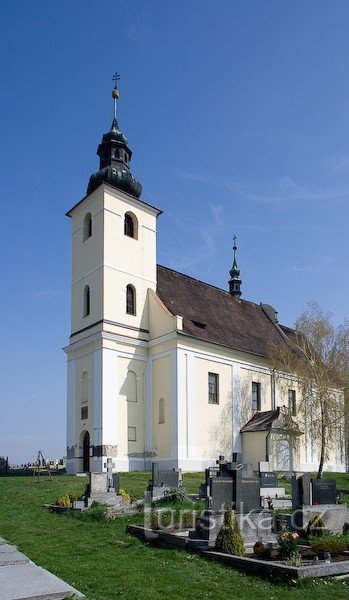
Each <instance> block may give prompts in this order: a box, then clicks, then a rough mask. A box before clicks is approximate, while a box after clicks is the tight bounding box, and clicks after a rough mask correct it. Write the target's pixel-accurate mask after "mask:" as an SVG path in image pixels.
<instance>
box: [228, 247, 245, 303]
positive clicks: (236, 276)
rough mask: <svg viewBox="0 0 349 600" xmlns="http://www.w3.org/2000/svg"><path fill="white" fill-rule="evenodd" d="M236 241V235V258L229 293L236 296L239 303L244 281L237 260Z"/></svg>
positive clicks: (231, 270) (234, 248) (235, 248)
mask: <svg viewBox="0 0 349 600" xmlns="http://www.w3.org/2000/svg"><path fill="white" fill-rule="evenodd" d="M236 240H237V237H236V235H234V237H233V244H234V245H233V252H234V256H233V266H232V268H231V269H230V280H229V292H230V293H231V295H232V296H234V298H236V299H237V300H238V301H240V296H241V293H242V292H241V289H240V287H241V284H242V281H241V279H240V269H239V267H238V263H237V260H236V251H237V249H238V247H237V245H236Z"/></svg>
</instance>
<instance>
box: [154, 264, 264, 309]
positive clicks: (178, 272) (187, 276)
mask: <svg viewBox="0 0 349 600" xmlns="http://www.w3.org/2000/svg"><path fill="white" fill-rule="evenodd" d="M156 266H157V267H161V268H162V269H166V270H167V271H172V273H177V274H178V275H182V277H186V278H187V279H192V280H193V281H197V282H198V283H202V284H203V285H207V286H208V287H211V288H214V289H215V290H219V291H220V292H224V293H225V294H227V295H229V296H231V293H230V292H229V290H224V289H223V288H220V287H218V286H217V285H213V284H212V283H207V281H202V279H197V277H192V276H191V275H187V274H186V273H181V271H177V270H176V269H171V267H166V266H165V265H160V264H159V263H157V265H156ZM231 297H232V298H234V296H231ZM236 302H237V300H236ZM241 302H244V303H245V304H254V306H258V307H259V308H260V304H258V303H257V302H252V300H245V298H241V300H240V303H241ZM238 304H239V303H238Z"/></svg>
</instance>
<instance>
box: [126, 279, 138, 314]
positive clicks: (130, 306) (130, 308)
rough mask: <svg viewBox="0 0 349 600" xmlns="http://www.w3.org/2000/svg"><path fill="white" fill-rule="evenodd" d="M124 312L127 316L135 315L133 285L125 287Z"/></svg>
mask: <svg viewBox="0 0 349 600" xmlns="http://www.w3.org/2000/svg"><path fill="white" fill-rule="evenodd" d="M126 312H127V314H128V315H135V314H136V290H135V288H134V287H133V285H128V286H127V287H126Z"/></svg>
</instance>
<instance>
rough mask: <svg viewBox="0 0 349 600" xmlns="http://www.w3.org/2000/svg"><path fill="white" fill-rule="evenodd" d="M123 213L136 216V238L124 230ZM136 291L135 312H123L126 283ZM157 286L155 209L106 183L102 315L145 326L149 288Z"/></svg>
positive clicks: (124, 310)
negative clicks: (133, 199)
mask: <svg viewBox="0 0 349 600" xmlns="http://www.w3.org/2000/svg"><path fill="white" fill-rule="evenodd" d="M125 213H132V215H133V218H135V219H137V231H138V233H137V239H135V238H131V237H129V236H127V235H125V234H124V217H125ZM129 284H131V285H132V286H133V287H134V289H135V292H136V314H135V315H131V314H127V312H126V287H127V285H129ZM149 288H150V289H155V288H156V213H155V211H154V210H153V209H148V208H147V207H146V206H144V205H140V204H139V202H137V201H132V199H131V198H130V197H129V196H127V195H125V194H123V193H122V192H121V191H118V190H113V189H111V188H109V187H108V186H106V188H105V193H104V281H103V297H104V300H103V302H104V307H103V314H104V318H105V319H107V320H109V321H114V322H116V323H123V324H125V325H128V326H130V327H135V328H142V329H148V328H149V319H148V312H149V311H148V289H149Z"/></svg>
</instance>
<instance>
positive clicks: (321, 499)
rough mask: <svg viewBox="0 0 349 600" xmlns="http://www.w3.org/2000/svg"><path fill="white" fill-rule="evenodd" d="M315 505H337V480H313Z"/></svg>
mask: <svg viewBox="0 0 349 600" xmlns="http://www.w3.org/2000/svg"><path fill="white" fill-rule="evenodd" d="M311 483H312V492H313V502H312V503H313V505H316V504H336V498H337V489H336V481H335V479H312V480H311Z"/></svg>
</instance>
